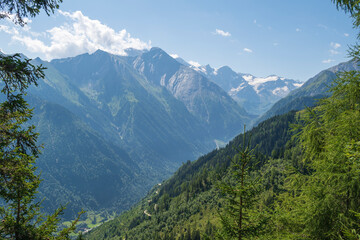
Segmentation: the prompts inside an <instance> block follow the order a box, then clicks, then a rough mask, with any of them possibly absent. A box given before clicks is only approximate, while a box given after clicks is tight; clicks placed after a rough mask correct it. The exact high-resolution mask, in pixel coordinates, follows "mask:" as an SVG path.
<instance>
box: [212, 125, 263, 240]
mask: <svg viewBox="0 0 360 240" xmlns="http://www.w3.org/2000/svg"><path fill="white" fill-rule="evenodd" d="M252 160H253V149H250V141H248V143H246V138H245V126H244V134H243V146H242V147H241V148H239V149H238V153H237V154H236V155H235V156H234V157H233V158H232V159H231V166H230V168H229V174H228V175H226V176H225V178H224V179H223V180H222V181H221V183H220V184H219V189H220V191H221V192H222V194H223V195H224V199H223V200H224V201H225V202H224V204H225V207H224V211H222V212H220V211H219V215H220V220H221V224H222V228H221V229H220V231H219V232H218V234H217V238H218V239H238V240H241V239H248V238H249V237H253V236H257V235H259V234H260V232H261V228H262V226H263V224H264V223H265V217H264V216H263V215H262V213H261V212H259V211H258V210H257V209H256V207H255V205H256V202H257V200H258V194H259V192H260V182H259V179H258V178H254V177H253V176H251V172H250V170H251V166H252V165H253V164H254V163H253V161H252Z"/></svg>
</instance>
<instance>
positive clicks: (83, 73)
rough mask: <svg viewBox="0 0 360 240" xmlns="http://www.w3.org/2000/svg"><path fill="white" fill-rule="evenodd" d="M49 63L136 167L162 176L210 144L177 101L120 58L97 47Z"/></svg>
mask: <svg viewBox="0 0 360 240" xmlns="http://www.w3.org/2000/svg"><path fill="white" fill-rule="evenodd" d="M51 64H52V65H53V66H54V67H55V68H56V69H57V70H58V71H59V72H61V74H62V75H64V76H66V77H67V81H68V82H70V83H71V84H72V85H74V86H76V87H77V88H78V89H79V90H80V91H81V92H82V93H83V94H85V95H86V97H87V98H88V99H90V102H91V103H92V105H93V106H95V107H96V108H97V109H98V111H101V112H102V114H103V115H104V116H105V118H106V119H108V120H107V121H108V126H110V127H111V128H112V131H113V133H115V134H116V137H117V139H116V140H115V142H118V143H121V144H123V146H124V147H125V149H126V151H128V152H129V154H130V155H131V156H132V157H133V158H134V159H136V160H137V161H138V162H139V164H140V165H141V166H142V167H144V168H148V169H156V171H155V172H156V173H159V172H162V173H164V171H165V175H166V174H169V172H172V171H173V170H175V168H176V167H177V166H179V163H180V162H182V161H184V160H186V159H193V158H195V157H196V156H198V155H200V154H201V153H203V152H204V151H206V150H207V149H209V148H210V146H211V145H213V143H211V140H210V137H209V136H208V134H207V133H206V130H205V128H204V127H203V126H202V125H201V124H200V123H199V121H198V120H197V119H196V118H195V117H193V116H192V115H191V114H190V113H189V112H188V111H187V109H186V107H185V106H184V104H183V103H181V102H180V101H178V100H176V99H175V98H174V97H173V96H172V95H171V94H169V92H168V91H166V90H165V89H163V88H161V87H158V86H155V85H153V84H151V83H150V82H148V81H146V80H145V79H144V77H143V76H141V75H139V74H138V73H137V72H136V71H135V70H134V69H132V67H131V66H130V65H129V64H128V63H127V62H126V60H125V59H124V58H123V57H119V56H114V55H111V54H109V53H106V52H103V51H97V52H95V53H94V54H92V55H89V54H84V55H80V56H77V57H74V58H69V59H60V60H54V61H52V62H51ZM89 114H90V116H91V113H89ZM103 132H104V131H103ZM100 133H101V132H100ZM106 133H107V132H106ZM103 136H106V134H103Z"/></svg>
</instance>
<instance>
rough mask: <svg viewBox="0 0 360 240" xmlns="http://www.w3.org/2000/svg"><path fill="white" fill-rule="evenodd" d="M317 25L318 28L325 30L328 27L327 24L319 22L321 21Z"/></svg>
mask: <svg viewBox="0 0 360 240" xmlns="http://www.w3.org/2000/svg"><path fill="white" fill-rule="evenodd" d="M317 26H318V27H320V28H323V29H326V30H327V29H328V26H326V25H324V24H321V23H319V24H318V25H317Z"/></svg>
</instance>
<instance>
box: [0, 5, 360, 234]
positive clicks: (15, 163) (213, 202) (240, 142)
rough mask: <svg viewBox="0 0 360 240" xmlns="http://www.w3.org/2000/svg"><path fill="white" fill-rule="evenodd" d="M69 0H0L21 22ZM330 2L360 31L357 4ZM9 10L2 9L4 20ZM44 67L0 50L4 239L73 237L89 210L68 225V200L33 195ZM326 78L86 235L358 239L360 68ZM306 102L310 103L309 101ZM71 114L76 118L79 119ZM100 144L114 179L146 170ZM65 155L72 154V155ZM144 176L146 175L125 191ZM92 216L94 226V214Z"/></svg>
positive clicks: (354, 50)
mask: <svg viewBox="0 0 360 240" xmlns="http://www.w3.org/2000/svg"><path fill="white" fill-rule="evenodd" d="M61 2H62V1H61V0H60V1H57V0H53V1H43V0H36V1H30V3H31V4H30V3H29V2H27V1H25V2H24V1H19V2H17V1H1V2H0V8H1V9H2V10H5V11H6V12H8V13H15V14H16V16H17V17H16V18H15V20H14V21H15V23H16V24H19V25H21V26H23V25H24V22H23V18H24V17H27V16H31V17H35V16H36V15H37V14H39V12H40V10H44V11H45V12H46V13H47V14H52V13H53V12H54V9H57V8H58V7H59V6H58V4H59V3H61ZM333 2H334V3H335V5H336V7H337V8H338V9H339V10H343V11H345V12H346V13H348V14H349V15H350V16H351V17H352V18H353V24H354V27H355V28H358V27H359V26H360V11H359V10H360V2H359V1H357V0H333ZM5 17H6V16H5V15H3V14H0V19H1V18H5ZM359 37H360V35H359ZM349 55H350V56H351V57H352V60H351V61H352V63H353V64H358V62H359V60H360V59H359V58H360V45H357V44H355V45H353V46H351V47H350V49H349ZM44 70H45V68H44V67H43V66H41V65H40V66H35V65H33V64H32V63H31V60H30V59H26V58H24V57H23V56H21V55H20V54H15V55H4V54H2V53H1V54H0V73H1V80H2V82H3V83H2V85H1V87H2V89H1V92H2V93H3V94H4V98H3V99H5V100H4V101H3V102H1V104H0V140H1V141H0V183H1V185H0V198H1V206H0V217H1V221H0V239H16V240H20V239H71V237H75V235H74V233H73V232H74V231H75V226H76V224H77V222H78V221H79V219H80V216H81V214H82V213H83V212H80V213H79V214H78V217H77V219H76V220H74V221H73V222H71V223H70V224H69V225H68V227H67V228H63V227H60V223H61V215H62V214H63V213H64V210H65V207H64V206H61V205H60V206H59V207H58V209H57V210H55V212H54V213H53V214H50V215H44V214H42V212H41V209H42V208H41V205H42V202H41V201H40V202H39V201H37V194H38V188H39V186H40V183H41V178H40V175H39V174H38V172H37V165H36V160H37V159H38V158H39V155H40V153H41V149H42V146H41V145H40V144H38V142H37V141H38V136H39V134H38V133H37V132H36V129H35V126H33V125H31V124H29V120H30V119H32V117H33V109H31V108H30V107H29V105H28V103H27V102H26V98H25V97H24V96H25V95H26V92H27V88H28V87H29V86H30V85H35V86H36V85H37V81H38V79H41V78H42V79H43V78H44V77H45V75H44ZM322 78H323V80H322V81H318V82H316V83H313V82H312V83H310V84H308V85H306V88H303V89H305V90H309V91H314V88H316V89H324V88H325V87H326V89H328V91H327V92H326V93H324V92H323V90H322V91H321V92H320V93H319V94H316V95H314V96H316V98H321V99H319V100H317V99H316V98H314V96H312V97H309V96H300V97H299V98H296V99H295V98H290V100H289V101H287V102H286V101H283V102H280V103H279V104H278V107H279V109H280V110H279V109H275V110H276V111H275V110H274V112H278V110H279V111H280V112H281V111H285V112H287V113H285V114H282V115H277V116H274V117H272V118H270V119H268V120H265V121H263V122H261V123H259V124H258V125H257V126H256V127H254V128H252V129H250V130H249V131H245V130H246V126H244V133H243V134H240V135H238V136H237V137H235V138H234V139H233V140H232V141H230V142H229V143H228V144H227V145H226V146H225V147H223V148H220V149H216V150H213V151H212V152H210V153H208V154H206V155H203V156H202V157H200V158H198V159H197V160H196V161H194V162H191V161H187V162H184V163H183V164H182V166H181V167H180V168H179V169H178V170H177V171H176V172H175V173H174V175H173V176H172V177H171V178H169V179H168V180H165V181H163V182H161V183H159V184H157V185H155V186H154V187H153V188H152V189H151V190H150V191H149V192H148V194H147V195H146V196H145V197H144V198H143V199H142V200H141V201H140V202H138V203H137V204H135V205H134V206H133V207H132V208H131V209H130V210H128V211H126V212H124V213H123V214H121V215H120V216H118V217H116V218H115V219H113V220H111V221H108V222H106V223H104V224H102V225H101V226H99V227H96V228H94V229H91V230H90V231H89V232H88V233H85V234H84V235H82V234H80V235H79V236H78V239H83V238H85V239H144V240H145V239H155V240H156V239H176V240H200V239H239V240H241V239H350V240H352V239H354V240H355V239H360V71H357V70H348V71H343V72H339V73H337V75H335V74H334V73H328V72H325V73H324V74H322V75H320V77H319V78H317V79H322ZM325 83H326V84H325ZM294 96H295V95H294ZM33 101H35V100H33ZM300 105H311V107H305V109H302V108H304V107H301V106H300ZM54 109H58V107H57V106H56V105H50V104H45V103H44V104H43V108H42V109H41V112H42V114H46V113H49V112H52V111H53V110H54ZM290 109H296V110H295V111H288V110H290ZM54 111H58V110H54ZM215 112H216V111H215ZM281 113H283V112H281ZM67 114H68V113H67V112H63V114H62V116H63V117H64V116H66V115H67ZM68 115H69V116H70V117H72V115H70V114H68ZM70 117H68V118H67V119H68V120H69V119H70V120H73V121H71V122H74V123H77V122H78V121H77V119H76V118H73V119H72V118H70ZM33 120H35V121H36V120H38V119H36V117H35V118H34V119H33ZM40 123H43V125H46V126H50V124H49V123H46V124H45V123H44V122H41V121H40ZM61 123H66V122H65V121H62V122H61ZM41 126H42V125H41V124H40V127H41ZM74 126H76V127H77V128H79V129H82V130H83V131H82V133H83V135H84V136H87V138H86V139H88V140H87V141H88V142H91V143H92V144H93V145H94V147H93V148H94V149H95V148H96V147H98V146H100V145H101V143H98V142H97V141H98V140H97V139H102V138H101V137H98V136H97V135H96V134H95V133H94V134H93V132H92V131H90V130H89V131H88V130H87V128H86V127H85V126H83V125H82V124H80V123H79V124H74ZM53 129H54V128H53ZM72 129H73V128H69V124H68V126H67V130H68V131H69V132H67V133H66V132H65V131H64V130H59V132H64V134H66V135H71V131H72ZM81 138H82V139H84V137H81ZM42 139H45V140H46V139H48V138H47V137H45V136H44V137H43V138H42ZM92 139H93V140H92ZM48 141H49V140H48ZM64 147H69V146H67V145H64ZM75 147H76V146H75ZM100 147H101V146H100ZM101 148H102V149H104V148H106V149H108V150H107V152H109V151H110V152H111V153H112V154H113V155H114V156H115V157H112V156H109V157H107V156H105V155H104V156H102V157H101V158H99V157H94V159H95V160H96V161H95V166H96V167H100V166H101V164H102V162H101V161H100V160H101V159H113V158H116V159H118V158H121V159H125V160H126V161H125V162H124V165H121V164H119V163H117V162H113V163H112V165H111V166H110V168H111V169H114V172H109V171H107V172H101V169H100V170H98V169H97V168H95V167H94V168H93V169H94V172H93V174H94V175H97V174H99V175H101V176H102V175H104V176H112V177H113V179H117V178H118V175H119V172H120V170H118V171H117V170H116V169H118V168H119V169H123V170H121V171H122V172H121V173H122V176H121V179H120V182H127V181H131V179H132V178H133V177H134V176H135V175H136V174H138V173H137V172H135V173H131V171H134V168H136V167H137V165H136V164H135V163H134V162H132V161H131V159H130V157H129V156H128V155H127V154H126V153H125V152H123V151H122V150H120V149H118V148H115V147H114V146H113V145H111V144H108V145H106V146H102V147H101ZM58 151H62V149H58ZM83 151H84V152H86V150H83ZM45 154H46V151H45ZM90 155H91V156H93V155H92V154H91V153H90ZM94 156H95V154H94ZM67 159H68V160H69V161H72V160H73V159H72V157H71V156H69V157H68V158H67ZM104 162H105V161H104ZM75 163H76V161H75ZM76 164H78V165H79V166H80V165H81V164H80V163H76ZM65 165H66V163H65ZM104 165H105V164H104ZM120 165H121V166H120ZM79 169H80V167H79ZM131 169H132V170H131ZM55 170H56V169H55ZM73 170H74V171H75V172H79V171H78V169H77V168H75V169H73ZM115 171H116V172H115ZM110 173H111V174H110ZM116 173H117V174H118V175H117V174H116ZM63 178H64V176H63ZM70 178H71V177H69V181H75V180H76V179H75V180H74V179H70ZM77 181H81V180H80V179H77ZM113 182H114V181H113ZM89 183H90V184H89ZM111 183H112V182H109V183H108V184H107V185H106V187H109V188H108V189H107V188H105V187H104V186H102V185H99V186H95V187H97V188H99V189H100V190H103V191H105V192H107V193H109V192H111ZM86 184H89V185H92V183H91V181H89V182H85V183H82V184H81V186H82V187H84V186H86ZM138 185H141V182H135V183H133V185H132V186H129V189H130V190H134V189H135V188H136V186H138ZM84 188H85V187H84ZM133 188H134V189H133ZM85 190H86V189H85ZM85 190H84V191H85ZM49 191H53V190H51V189H49ZM134 191H135V190H134ZM53 192H54V193H53V194H59V193H57V192H55V191H53ZM139 195H140V194H139ZM80 197H82V198H83V199H82V200H83V201H86V202H87V203H89V202H93V204H94V206H95V205H96V206H97V204H98V203H104V202H106V201H107V200H109V198H110V197H108V196H107V195H106V194H103V195H101V196H98V197H99V199H94V198H92V197H91V195H89V196H84V194H82V196H81V194H80ZM84 199H85V200H84ZM114 201H115V200H114ZM129 202H131V200H129ZM126 203H128V201H126ZM53 204H54V205H56V206H57V205H58V203H53ZM79 205H81V204H79ZM105 207H106V206H105ZM93 217H94V219H93V222H94V223H97V220H96V215H94V216H93Z"/></svg>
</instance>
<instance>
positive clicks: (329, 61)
mask: <svg viewBox="0 0 360 240" xmlns="http://www.w3.org/2000/svg"><path fill="white" fill-rule="evenodd" d="M334 61H335V60H334V59H326V60H323V61H322V63H332V62H334Z"/></svg>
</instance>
